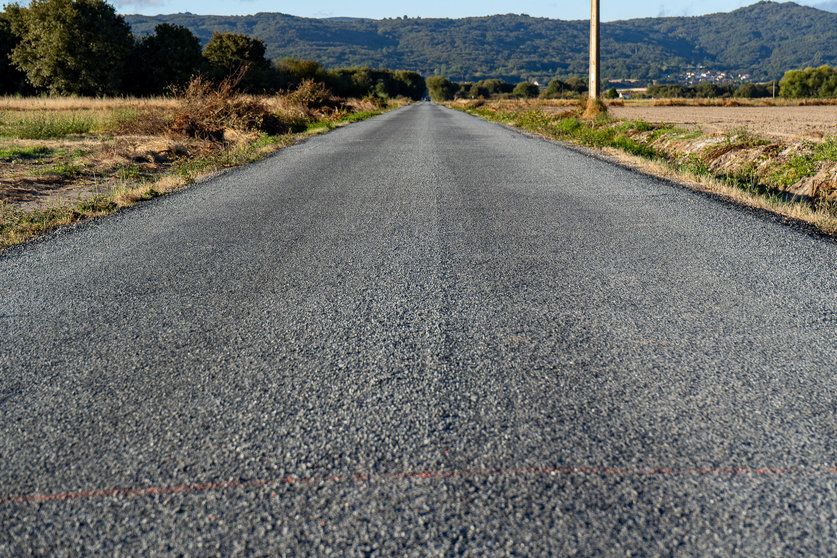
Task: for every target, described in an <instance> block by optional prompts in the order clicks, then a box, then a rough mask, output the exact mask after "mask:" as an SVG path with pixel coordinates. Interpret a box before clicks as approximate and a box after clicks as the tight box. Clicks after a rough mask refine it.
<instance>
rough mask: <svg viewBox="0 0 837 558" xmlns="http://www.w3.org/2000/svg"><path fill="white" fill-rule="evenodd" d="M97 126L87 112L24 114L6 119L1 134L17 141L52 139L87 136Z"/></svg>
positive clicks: (95, 120) (96, 121)
mask: <svg viewBox="0 0 837 558" xmlns="http://www.w3.org/2000/svg"><path fill="white" fill-rule="evenodd" d="M99 124H100V122H99V120H98V119H96V118H94V117H93V116H92V115H91V114H90V113H89V112H82V111H71V112H43V111H39V112H26V113H24V114H23V115H21V116H17V117H14V118H6V120H5V122H3V126H2V133H3V135H4V136H8V137H12V138H18V139H32V140H38V139H54V138H63V137H67V136H70V135H82V134H89V133H90V132H91V131H92V130H93V129H94V128H96V127H97V125H99Z"/></svg>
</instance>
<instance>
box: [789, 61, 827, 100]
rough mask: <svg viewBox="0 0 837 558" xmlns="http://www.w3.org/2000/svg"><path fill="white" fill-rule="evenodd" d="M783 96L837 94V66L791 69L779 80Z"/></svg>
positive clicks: (825, 95) (824, 95)
mask: <svg viewBox="0 0 837 558" xmlns="http://www.w3.org/2000/svg"><path fill="white" fill-rule="evenodd" d="M779 89H780V95H781V96H782V97H792V98H798V97H835V96H837V68H831V67H830V66H820V67H819V68H806V69H804V70H790V71H789V72H787V73H786V74H785V76H784V77H783V78H782V80H781V81H780V82H779Z"/></svg>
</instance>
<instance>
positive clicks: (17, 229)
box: [0, 81, 401, 248]
mask: <svg viewBox="0 0 837 558" xmlns="http://www.w3.org/2000/svg"><path fill="white" fill-rule="evenodd" d="M3 102H4V103H5V108H6V110H5V112H0V248H2V247H4V246H9V245H12V244H16V243H19V242H24V241H25V240H27V239H28V238H31V237H32V236H34V235H37V234H41V233H43V232H46V231H49V230H51V229H54V228H56V227H59V226H62V225H67V224H72V223H75V222H78V221H81V220H85V219H90V218H94V217H96V216H99V215H104V214H108V213H111V212H113V211H116V210H118V209H120V208H122V207H126V206H130V205H133V204H135V203H137V202H139V201H142V200H146V199H150V198H153V197H155V196H158V195H161V194H164V193H166V192H168V191H170V190H172V189H177V188H181V187H183V186H184V185H187V184H190V183H192V182H195V181H196V180H199V179H200V178H201V177H204V176H207V175H208V174H210V173H212V172H214V171H216V170H218V169H221V168H225V167H230V166H236V165H240V164H243V163H247V162H250V161H254V160H257V159H260V158H262V157H264V156H265V155H266V154H268V153H270V152H272V151H275V150H276V149H279V148H281V147H283V146H285V145H290V144H292V143H294V142H295V141H298V140H299V139H300V138H302V137H307V136H310V135H314V134H320V133H323V132H326V131H328V130H330V129H333V128H335V127H337V126H342V125H345V124H347V123H350V122H353V121H357V120H362V119H364V118H368V117H369V116H372V115H374V114H377V113H379V112H381V111H382V107H380V106H379V105H378V104H376V103H372V102H370V101H366V100H344V99H337V98H334V97H333V96H331V95H330V94H329V93H328V91H326V90H325V89H324V88H322V86H319V85H317V84H313V83H306V84H303V87H302V88H300V89H298V90H296V91H292V92H290V94H285V95H277V96H272V97H265V96H252V95H243V94H239V93H237V92H235V88H234V86H233V85H231V83H226V84H221V87H214V86H211V85H210V84H208V83H206V82H204V81H196V82H193V83H192V84H191V85H190V87H189V88H186V89H185V90H184V91H182V92H181V94H180V95H179V96H178V97H176V98H172V99H124V98H116V99H79V98H70V99H59V98H49V97H37V98H31V99H19V98H8V97H7V98H5V99H3ZM397 106H401V104H400V103H392V104H391V107H390V108H396V107H397ZM27 137H31V138H32V139H26V138H27Z"/></svg>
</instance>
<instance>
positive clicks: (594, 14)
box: [588, 0, 601, 99]
mask: <svg viewBox="0 0 837 558" xmlns="http://www.w3.org/2000/svg"><path fill="white" fill-rule="evenodd" d="M588 91H589V92H590V98H591V99H598V97H599V93H601V84H600V83H599V0H590V87H589V88H588Z"/></svg>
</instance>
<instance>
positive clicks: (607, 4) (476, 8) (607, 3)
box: [21, 0, 833, 21]
mask: <svg viewBox="0 0 837 558" xmlns="http://www.w3.org/2000/svg"><path fill="white" fill-rule="evenodd" d="M600 1H601V12H602V20H604V21H613V20H617V19H631V18H636V17H657V16H689V15H702V14H708V13H714V12H728V11H731V10H734V9H736V8H740V7H742V6H747V5H749V4H753V3H754V2H755V1H756V0H703V1H699V0H646V1H644V2H626V1H624V0H622V1H617V0H600ZM823 1H824V0H813V1H804V0H803V1H798V2H797V3H800V4H806V5H815V4H817V3H820V2H823ZM21 3H25V2H21ZM832 3H833V2H832ZM113 4H114V5H115V6H116V9H117V11H118V12H119V13H122V14H146V15H154V14H161V13H175V12H192V13H196V14H217V15H243V14H254V13H256V12H283V13H286V14H292V15H298V16H302V17H336V16H353V17H368V18H373V19H381V18H385V17H401V16H404V15H407V16H410V17H416V16H420V17H450V18H457V17H467V16H481V15H491V14H505V13H525V14H529V15H531V16H537V17H549V18H553V19H587V18H588V17H589V15H590V3H589V1H587V0H575V1H570V0H516V1H509V0H478V1H477V0H459V1H457V2H451V1H450V0H424V1H422V2H416V3H409V4H407V5H406V6H404V5H401V4H399V3H394V2H391V1H385V0H355V1H354V2H349V3H347V2H340V1H337V0H308V1H307V2H275V1H270V0H115V1H114V2H113Z"/></svg>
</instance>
